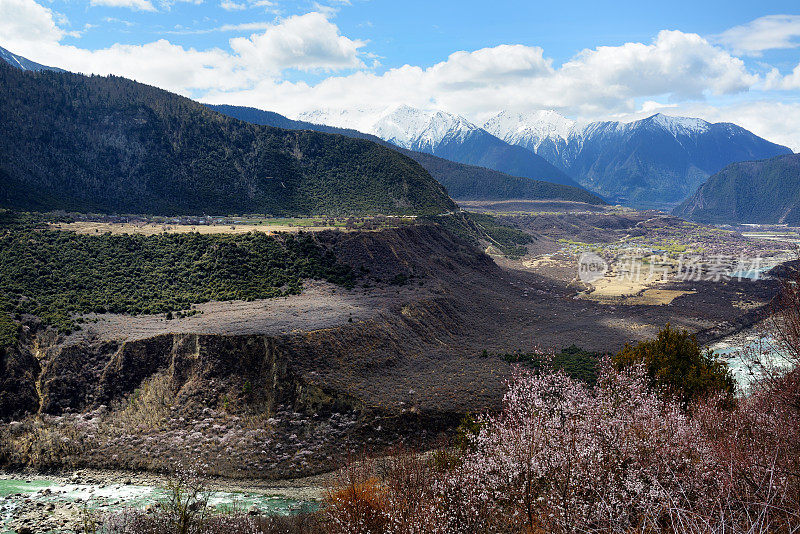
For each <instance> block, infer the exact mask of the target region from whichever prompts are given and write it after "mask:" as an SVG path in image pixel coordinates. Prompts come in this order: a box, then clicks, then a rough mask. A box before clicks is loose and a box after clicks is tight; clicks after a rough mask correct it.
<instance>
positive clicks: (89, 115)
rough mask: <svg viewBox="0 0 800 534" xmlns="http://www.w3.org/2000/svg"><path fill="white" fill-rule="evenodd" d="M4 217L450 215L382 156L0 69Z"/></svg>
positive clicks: (410, 168)
mask: <svg viewBox="0 0 800 534" xmlns="http://www.w3.org/2000/svg"><path fill="white" fill-rule="evenodd" d="M0 109H2V110H3V112H2V113H0V132H3V135H1V136H0V207H5V208H14V209H25V210H34V211H48V210H57V209H63V210H67V211H79V212H95V213H98V212H99V213H149V214H163V215H178V214H241V213H262V214H272V215H318V214H330V215H344V214H368V213H385V214H437V213H442V212H447V211H451V210H454V209H456V205H455V204H454V203H453V201H452V200H451V199H450V198H449V197H448V195H447V193H446V191H445V189H444V187H442V186H441V185H440V184H439V183H438V182H436V181H435V180H434V179H433V178H432V177H431V176H430V174H429V173H428V172H427V171H425V169H423V168H422V167H421V166H420V165H419V164H418V163H416V162H415V161H414V160H412V159H410V158H408V157H406V156H404V155H402V154H400V153H398V152H397V151H395V150H391V149H389V148H387V147H384V146H381V145H379V144H376V143H373V142H370V141H366V140H361V139H351V138H348V137H344V136H341V135H330V134H324V133H319V132H313V131H289V130H283V129H278V128H271V127H266V126H256V125H253V124H248V123H245V122H242V121H239V120H234V119H231V118H229V117H226V116H224V115H222V114H219V113H216V112H214V111H212V110H209V109H208V108H206V107H205V106H203V105H202V104H199V103H197V102H194V101H192V100H189V99H187V98H184V97H181V96H178V95H175V94H173V93H169V92H167V91H164V90H161V89H157V88H154V87H151V86H147V85H144V84H140V83H137V82H134V81H132V80H128V79H125V78H119V77H115V76H109V77H101V76H92V77H87V76H82V75H78V74H71V73H65V72H50V71H47V70H43V71H40V72H29V71H26V70H22V68H21V67H19V65H15V66H14V67H12V66H11V65H10V64H9V63H7V62H6V61H0Z"/></svg>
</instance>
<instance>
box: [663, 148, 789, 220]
mask: <svg viewBox="0 0 800 534" xmlns="http://www.w3.org/2000/svg"><path fill="white" fill-rule="evenodd" d="M674 214H675V215H677V216H679V217H684V218H686V219H691V220H693V221H697V222H702V223H760V224H776V223H780V224H789V225H798V224H800V155H797V154H791V155H787V156H778V157H775V158H771V159H767V160H762V161H745V162H742V163H734V164H732V165H728V166H727V167H725V168H724V169H723V170H722V171H720V172H718V173H717V174H715V175H714V176H712V177H711V178H709V179H708V181H707V182H706V183H704V184H703V185H702V186H700V188H699V189H698V190H697V192H696V193H695V194H694V195H693V196H691V197H690V198H689V199H688V200H686V201H685V202H684V203H683V204H681V205H680V206H678V207H677V208H675V211H674Z"/></svg>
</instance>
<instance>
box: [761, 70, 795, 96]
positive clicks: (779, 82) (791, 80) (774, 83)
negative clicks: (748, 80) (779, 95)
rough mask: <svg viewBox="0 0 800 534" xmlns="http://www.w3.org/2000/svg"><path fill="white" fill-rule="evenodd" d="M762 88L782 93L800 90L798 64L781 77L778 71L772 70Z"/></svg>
mask: <svg viewBox="0 0 800 534" xmlns="http://www.w3.org/2000/svg"><path fill="white" fill-rule="evenodd" d="M764 87H765V88H766V89H778V90H783V91H791V90H794V89H800V64H798V65H797V66H796V67H795V68H794V70H792V72H791V73H789V74H787V75H786V76H783V75H781V73H780V72H779V71H778V69H772V70H771V71H770V72H769V73H768V74H767V76H766V80H765V82H764Z"/></svg>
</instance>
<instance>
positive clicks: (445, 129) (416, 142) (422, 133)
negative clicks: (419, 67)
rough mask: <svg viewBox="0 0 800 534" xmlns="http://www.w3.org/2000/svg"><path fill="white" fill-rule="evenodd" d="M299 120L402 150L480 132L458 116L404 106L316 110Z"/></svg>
mask: <svg viewBox="0 0 800 534" xmlns="http://www.w3.org/2000/svg"><path fill="white" fill-rule="evenodd" d="M297 118H298V119H299V120H303V121H307V122H313V123H315V124H327V125H329V126H336V127H339V128H352V129H354V130H358V131H360V132H363V133H369V134H373V135H376V136H378V137H380V138H381V139H383V140H385V141H389V142H390V143H393V144H396V145H398V146H401V147H403V148H414V149H416V150H420V149H430V148H431V147H433V146H435V145H437V144H438V143H440V142H441V141H442V140H444V139H457V140H462V139H463V138H464V137H465V136H466V135H468V134H469V133H470V132H473V131H475V130H480V128H479V127H478V126H476V125H474V124H473V123H471V122H470V121H468V120H467V119H465V118H464V117H461V116H460V115H454V114H452V113H447V112H445V111H437V110H422V109H417V108H413V107H411V106H408V105H406V104H401V105H396V106H390V107H387V108H381V109H355V110H344V109H340V110H336V109H320V110H314V111H308V112H304V113H301V114H300V115H299V116H298V117H297Z"/></svg>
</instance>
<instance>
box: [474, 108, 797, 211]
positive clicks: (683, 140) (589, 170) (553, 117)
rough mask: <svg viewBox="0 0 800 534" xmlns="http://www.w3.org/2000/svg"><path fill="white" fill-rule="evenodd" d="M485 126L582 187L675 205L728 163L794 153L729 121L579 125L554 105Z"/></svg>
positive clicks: (621, 198)
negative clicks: (537, 156) (554, 167)
mask: <svg viewBox="0 0 800 534" xmlns="http://www.w3.org/2000/svg"><path fill="white" fill-rule="evenodd" d="M483 127H484V129H485V130H486V131H488V132H489V133H492V134H494V135H495V136H497V137H499V138H500V139H503V140H505V141H506V142H508V143H511V144H514V145H517V146H521V147H525V148H527V149H529V150H531V151H533V152H536V153H537V154H539V155H540V156H542V157H544V158H545V159H547V160H548V161H550V162H551V163H552V164H553V165H555V166H557V167H558V168H560V169H562V170H563V171H564V172H566V173H568V174H569V175H571V176H573V177H575V178H576V179H577V180H578V182H579V183H580V184H581V185H583V186H584V187H586V188H587V189H589V190H591V191H594V192H596V193H598V194H600V195H602V196H604V197H605V198H607V199H609V200H610V201H612V202H618V203H621V204H627V205H632V206H636V207H656V208H665V207H672V206H675V204H677V203H680V202H681V201H682V200H684V199H685V198H687V197H688V196H689V195H691V194H692V193H694V192H695V191H696V189H697V187H698V186H699V185H700V184H701V183H703V182H704V181H705V180H706V179H707V178H708V177H709V176H710V175H712V174H714V173H715V172H717V171H719V170H720V169H722V168H723V167H725V166H726V165H728V164H730V163H734V162H738V161H746V160H753V159H764V158H769V157H773V156H777V155H781V154H791V153H792V151H791V150H790V149H789V148H787V147H785V146H781V145H777V144H775V143H771V142H769V141H767V140H765V139H762V138H761V137H758V136H757V135H755V134H753V133H751V132H749V131H747V130H745V129H744V128H741V127H739V126H736V125H735V124H731V123H717V124H712V123H708V122H706V121H703V120H700V119H693V118H686V117H670V116H667V115H662V114H656V115H653V116H651V117H648V118H646V119H642V120H638V121H634V122H629V123H621V122H592V123H588V124H580V123H576V122H575V121H572V120H569V119H566V118H564V117H562V116H561V115H559V114H558V113H556V112H554V111H545V112H537V113H532V114H516V113H508V112H502V113H499V114H498V115H496V116H495V117H493V118H491V119H490V120H488V121H487V122H486V124H484V125H483Z"/></svg>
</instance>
